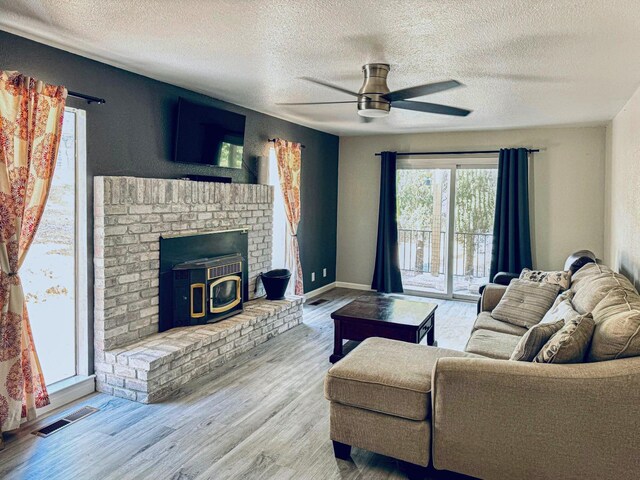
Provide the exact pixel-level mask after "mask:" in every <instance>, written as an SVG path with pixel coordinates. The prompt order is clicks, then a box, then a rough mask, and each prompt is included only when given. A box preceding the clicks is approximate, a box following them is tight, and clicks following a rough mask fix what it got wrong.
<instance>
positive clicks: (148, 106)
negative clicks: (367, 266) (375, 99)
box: [0, 31, 339, 323]
mask: <svg viewBox="0 0 640 480" xmlns="http://www.w3.org/2000/svg"><path fill="white" fill-rule="evenodd" d="M0 69H2V70H18V71H19V72H21V73H23V74H25V75H30V76H33V77H36V78H38V79H39V80H43V81H45V82H49V83H53V84H59V85H65V86H66V87H67V88H69V89H70V90H74V91H76V92H82V93H85V94H88V95H94V96H97V97H102V98H105V99H106V100H107V103H106V104H105V105H96V104H92V105H87V104H86V102H83V101H81V100H78V99H75V98H69V99H68V102H67V105H69V106H71V107H77V108H82V109H84V110H86V111H87V189H88V197H89V198H88V199H87V209H88V211H89V215H88V218H89V225H88V232H87V233H88V240H89V278H90V285H89V302H90V305H89V309H90V315H91V323H93V321H92V317H93V315H92V312H93V280H92V279H93V264H92V260H93V220H92V218H93V215H92V213H93V177H94V176H95V175H131V176H138V177H153V178H179V177H182V176H186V175H215V176H228V177H232V179H233V181H234V182H241V183H255V182H256V176H255V172H256V171H257V167H256V157H258V156H260V155H266V154H267V153H268V144H267V139H269V138H274V137H279V138H284V139H287V140H292V141H297V142H301V143H303V144H304V145H306V148H305V149H304V150H303V154H302V188H301V195H302V198H301V206H302V220H301V222H300V225H299V230H298V240H299V243H300V250H301V251H300V255H301V261H302V268H303V270H304V282H305V291H307V292H308V291H311V290H315V289H316V288H319V287H321V286H323V285H326V284H329V283H331V282H334V281H335V268H336V223H337V197H338V142H339V139H338V137H337V136H335V135H331V134H328V133H324V132H320V131H318V130H313V129H311V128H307V127H303V126H301V125H297V124H294V123H291V122H287V121H285V120H281V119H278V118H275V117H272V116H269V115H265V114H262V113H259V112H255V111H252V110H248V109H246V108H242V107H239V106H236V105H232V104H229V103H226V102H223V101H220V100H216V99H214V98H211V97H208V96H205V95H201V94H198V93H195V92H193V91H190V90H186V89H183V88H180V87H177V86H174V85H170V84H167V83H163V82H159V81H157V80H153V79H151V78H148V77H144V76H142V75H137V74H135V73H131V72H128V71H125V70H122V69H119V68H115V67H112V66H109V65H106V64H104V63H100V62H97V61H94V60H90V59H87V58H84V57H81V56H78V55H74V54H72V53H69V52H65V51H63V50H60V49H57V48H53V47H50V46H47V45H44V44H41V43H37V42H34V41H31V40H28V39H25V38H22V37H19V36H16V35H12V34H9V33H7V32H3V31H0ZM178 97H184V98H186V99H188V100H191V101H193V102H199V103H202V104H205V105H212V106H216V107H220V108H225V109H228V110H230V111H233V112H237V113H241V114H243V115H246V117H247V121H246V132H245V148H244V151H245V158H244V160H245V163H246V165H247V167H245V168H244V169H243V170H234V169H225V168H216V167H208V166H202V165H187V164H179V163H174V162H172V161H171V159H172V157H173V140H174V139H173V135H174V130H175V128H174V122H175V108H176V106H177V101H178ZM323 268H326V269H327V277H325V278H323V277H322V269H323ZM311 272H315V273H316V281H315V282H313V283H312V282H311Z"/></svg>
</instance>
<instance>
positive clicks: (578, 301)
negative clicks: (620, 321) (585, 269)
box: [572, 265, 635, 314]
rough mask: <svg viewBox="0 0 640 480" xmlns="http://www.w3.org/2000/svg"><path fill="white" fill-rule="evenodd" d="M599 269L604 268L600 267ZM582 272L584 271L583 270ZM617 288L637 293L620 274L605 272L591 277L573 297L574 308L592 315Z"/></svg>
mask: <svg viewBox="0 0 640 480" xmlns="http://www.w3.org/2000/svg"><path fill="white" fill-rule="evenodd" d="M599 267H602V266H601V265H599ZM581 270H582V269H581ZM616 288H623V289H625V290H628V291H630V292H635V287H634V286H633V284H632V283H631V282H630V281H629V280H628V279H627V277H625V276H624V275H621V274H619V273H616V272H613V271H611V270H609V271H603V272H602V273H599V274H597V275H591V276H590V277H589V278H587V279H585V280H584V282H583V283H581V284H580V288H578V289H577V290H576V291H575V295H574V296H573V300H572V303H573V308H575V309H576V310H577V311H578V312H579V313H581V314H584V313H590V312H593V309H594V308H595V307H596V305H598V303H600V302H601V301H602V300H603V299H604V297H606V296H607V294H608V293H609V292H610V291H611V290H613V289H616Z"/></svg>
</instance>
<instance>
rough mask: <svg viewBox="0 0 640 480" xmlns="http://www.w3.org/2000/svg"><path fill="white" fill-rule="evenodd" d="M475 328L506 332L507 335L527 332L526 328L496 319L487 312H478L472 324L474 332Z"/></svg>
mask: <svg viewBox="0 0 640 480" xmlns="http://www.w3.org/2000/svg"><path fill="white" fill-rule="evenodd" d="M476 330H491V331H492V332H500V333H508V334H509V335H518V336H521V335H524V334H525V333H527V329H526V328H524V327H518V326H517V325H513V324H512V323H507V322H503V321H502V320H496V319H495V318H493V317H492V316H491V314H490V313H489V312H480V314H479V315H478V318H476V321H475V323H474V324H473V331H474V332H475V331H476Z"/></svg>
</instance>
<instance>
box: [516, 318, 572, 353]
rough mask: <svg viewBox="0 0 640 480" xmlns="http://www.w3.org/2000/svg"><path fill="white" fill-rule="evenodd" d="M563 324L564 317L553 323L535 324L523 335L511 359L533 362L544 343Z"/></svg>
mask: <svg viewBox="0 0 640 480" xmlns="http://www.w3.org/2000/svg"><path fill="white" fill-rule="evenodd" d="M563 326H564V320H562V319H560V320H557V321H555V322H553V323H539V324H538V325H534V326H533V327H531V329H530V330H529V331H528V332H527V333H525V334H524V335H523V336H522V338H521V339H520V341H519V342H518V345H516V348H515V350H514V351H513V353H512V354H511V358H509V360H516V361H519V362H532V361H533V359H534V358H536V355H538V353H539V352H540V349H541V348H542V347H543V346H544V344H545V343H547V342H548V341H549V339H550V338H551V337H552V336H553V335H554V334H555V333H556V332H557V331H558V330H560V329H561V328H562V327H563Z"/></svg>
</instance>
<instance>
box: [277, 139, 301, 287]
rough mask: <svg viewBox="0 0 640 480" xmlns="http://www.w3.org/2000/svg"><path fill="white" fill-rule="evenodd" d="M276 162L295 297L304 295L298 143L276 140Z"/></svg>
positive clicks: (299, 148)
mask: <svg viewBox="0 0 640 480" xmlns="http://www.w3.org/2000/svg"><path fill="white" fill-rule="evenodd" d="M275 149H276V158H277V160H278V176H279V177H280V186H281V187H282V195H283V196H284V209H285V213H286V215H287V222H288V224H289V233H290V235H289V248H288V249H287V250H288V256H289V258H288V259H287V263H288V264H287V266H288V267H289V268H291V270H292V272H293V274H292V277H293V284H294V286H295V289H294V291H295V294H296V295H304V288H303V284H302V265H301V264H300V248H299V247H298V223H300V160H301V156H302V153H301V146H300V144H299V143H294V142H288V141H286V140H280V139H277V140H276V142H275Z"/></svg>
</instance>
